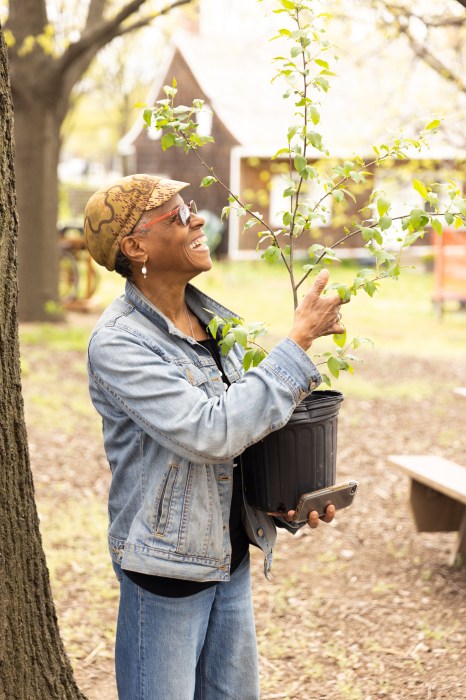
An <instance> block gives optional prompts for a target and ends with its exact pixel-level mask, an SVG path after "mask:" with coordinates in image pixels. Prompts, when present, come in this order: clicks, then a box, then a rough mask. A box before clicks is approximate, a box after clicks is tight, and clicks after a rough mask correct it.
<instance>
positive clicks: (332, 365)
mask: <svg viewBox="0 0 466 700" xmlns="http://www.w3.org/2000/svg"><path fill="white" fill-rule="evenodd" d="M340 366H341V365H340V360H339V359H338V358H337V357H333V356H332V357H329V358H328V360H327V367H328V368H329V370H330V372H331V374H333V376H334V377H335V379H338V375H339V374H340Z"/></svg>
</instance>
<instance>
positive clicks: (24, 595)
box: [0, 28, 84, 700]
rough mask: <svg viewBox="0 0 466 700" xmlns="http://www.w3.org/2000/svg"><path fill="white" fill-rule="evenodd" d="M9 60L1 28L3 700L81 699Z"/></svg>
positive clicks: (0, 566)
mask: <svg viewBox="0 0 466 700" xmlns="http://www.w3.org/2000/svg"><path fill="white" fill-rule="evenodd" d="M7 66H8V63H7V56H6V49H5V44H4V40H3V33H2V31H1V28H0V601H1V611H2V612H1V616H0V698H2V699H3V698H5V700H25V699H26V698H31V700H52V698H56V699H60V700H75V699H80V700H83V698H84V696H83V695H82V693H81V692H80V691H79V689H78V687H77V686H76V683H75V681H74V679H73V673H72V670H71V665H70V663H69V660H68V658H67V656H66V654H65V651H64V648H63V644H62V641H61V639H60V635H59V631H58V625H57V619H56V615H55V609H54V605H53V600H52V595H51V590H50V583H49V576H48V571H47V566H46V563H45V556H44V552H43V549H42V543H41V537H40V533H39V520H38V517H37V511H36V507H35V503H34V486H33V482H32V475H31V470H30V465H29V454H28V447H27V438H26V428H25V425H24V413H23V400H22V395H21V378H20V369H19V347H18V320H17V300H18V294H17V283H16V257H15V252H16V239H17V230H18V217H17V214H16V209H15V208H16V195H15V179H14V165H13V114H12V105H11V95H10V88H9V79H8V69H7ZM31 189H32V188H31Z"/></svg>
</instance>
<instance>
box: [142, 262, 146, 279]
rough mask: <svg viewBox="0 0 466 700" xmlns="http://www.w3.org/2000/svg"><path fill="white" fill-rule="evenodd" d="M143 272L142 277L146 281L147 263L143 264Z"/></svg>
mask: <svg viewBox="0 0 466 700" xmlns="http://www.w3.org/2000/svg"><path fill="white" fill-rule="evenodd" d="M141 272H142V276H143V277H144V279H146V278H147V267H146V263H144V264H143V266H142V270H141Z"/></svg>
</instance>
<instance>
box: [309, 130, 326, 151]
mask: <svg viewBox="0 0 466 700" xmlns="http://www.w3.org/2000/svg"><path fill="white" fill-rule="evenodd" d="M307 138H308V140H309V143H310V144H311V146H314V148H317V150H319V151H322V150H323V145H322V136H321V134H318V133H317V131H310V132H309V133H308V135H307Z"/></svg>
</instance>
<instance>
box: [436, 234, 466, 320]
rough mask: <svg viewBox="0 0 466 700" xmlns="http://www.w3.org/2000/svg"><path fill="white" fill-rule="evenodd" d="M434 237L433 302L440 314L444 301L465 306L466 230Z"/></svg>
mask: <svg viewBox="0 0 466 700" xmlns="http://www.w3.org/2000/svg"><path fill="white" fill-rule="evenodd" d="M432 235H433V236H434V253H435V264H434V273H435V289H434V295H433V302H434V304H435V305H436V307H437V309H438V310H439V311H440V313H442V311H443V304H444V302H445V301H458V302H459V303H460V304H461V305H462V306H463V305H464V304H466V230H465V229H451V228H447V229H444V230H443V233H442V235H441V236H439V235H437V234H432Z"/></svg>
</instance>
